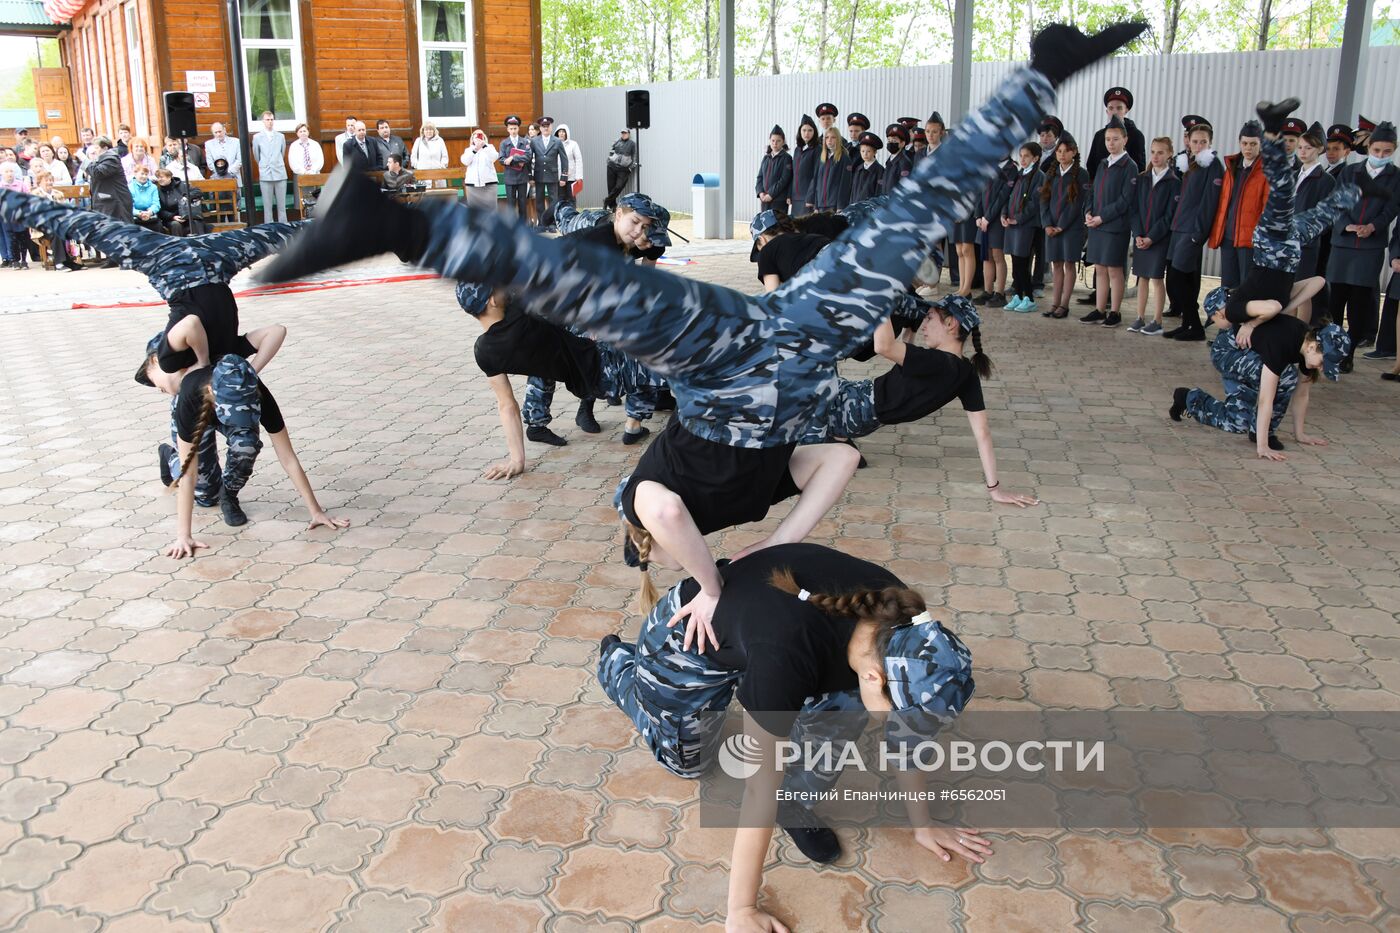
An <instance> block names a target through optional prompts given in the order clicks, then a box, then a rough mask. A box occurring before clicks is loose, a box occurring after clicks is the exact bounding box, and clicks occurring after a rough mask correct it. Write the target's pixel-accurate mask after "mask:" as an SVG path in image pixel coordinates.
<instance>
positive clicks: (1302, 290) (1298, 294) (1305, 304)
mask: <svg viewBox="0 0 1400 933" xmlns="http://www.w3.org/2000/svg"><path fill="white" fill-rule="evenodd" d="M1326 286H1327V280H1326V279H1325V278H1323V277H1322V276H1320V275H1314V276H1312V277H1310V278H1306V279H1301V280H1300V281H1297V282H1294V283H1293V292H1292V293H1291V294H1290V295H1289V298H1288V304H1286V305H1284V306H1283V313H1284V314H1291V315H1293V316H1294V317H1296V318H1298V319H1299V320H1301V321H1311V320H1312V300H1313V296H1314V295H1316V294H1317V293H1318V292H1320V291H1322V289H1323V288H1325V287H1326ZM1253 303H1254V302H1250V304H1253Z"/></svg>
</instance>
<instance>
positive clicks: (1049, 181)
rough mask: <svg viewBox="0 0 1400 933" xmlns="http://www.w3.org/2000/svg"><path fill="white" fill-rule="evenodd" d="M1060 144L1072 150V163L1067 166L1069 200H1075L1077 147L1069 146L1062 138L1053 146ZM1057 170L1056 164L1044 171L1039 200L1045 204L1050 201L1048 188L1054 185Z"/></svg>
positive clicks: (1077, 179) (1077, 190) (1077, 169)
mask: <svg viewBox="0 0 1400 933" xmlns="http://www.w3.org/2000/svg"><path fill="white" fill-rule="evenodd" d="M1060 146H1064V147H1066V148H1067V149H1070V150H1072V151H1073V152H1074V163H1073V164H1072V165H1070V167H1069V199H1070V200H1071V201H1077V200H1079V147H1078V146H1071V145H1069V144H1068V143H1066V142H1064V141H1063V140H1062V141H1061V142H1059V143H1058V144H1057V145H1056V146H1055V148H1056V149H1058V148H1060ZM1059 171H1060V170H1059V167H1058V166H1056V167H1055V169H1054V170H1053V171H1050V172H1046V173H1045V184H1043V185H1041V186H1040V200H1042V201H1044V202H1045V203H1047V204H1048V203H1050V188H1051V186H1052V185H1054V183H1055V176H1056V175H1057V174H1059Z"/></svg>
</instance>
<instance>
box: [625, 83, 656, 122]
mask: <svg viewBox="0 0 1400 933" xmlns="http://www.w3.org/2000/svg"><path fill="white" fill-rule="evenodd" d="M627 127H628V128H629V129H633V130H645V129H650V128H651V91H628V92H627Z"/></svg>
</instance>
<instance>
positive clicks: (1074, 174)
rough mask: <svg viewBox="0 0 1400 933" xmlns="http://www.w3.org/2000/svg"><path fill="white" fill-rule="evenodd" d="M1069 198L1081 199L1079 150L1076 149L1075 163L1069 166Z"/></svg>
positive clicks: (1072, 199)
mask: <svg viewBox="0 0 1400 933" xmlns="http://www.w3.org/2000/svg"><path fill="white" fill-rule="evenodd" d="M1069 199H1070V200H1071V201H1078V200H1079V150H1078V149H1075V150H1074V164H1073V165H1071V166H1070V167H1069Z"/></svg>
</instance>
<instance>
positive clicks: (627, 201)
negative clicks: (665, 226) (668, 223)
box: [617, 194, 669, 220]
mask: <svg viewBox="0 0 1400 933" xmlns="http://www.w3.org/2000/svg"><path fill="white" fill-rule="evenodd" d="M617 206H618V207H625V208H627V209H628V210H633V211H636V212H637V213H638V214H641V215H642V216H643V217H645V218H647V219H648V220H659V219H660V218H661V214H662V213H663V212H664V211H665V209H664V208H663V207H661V205H659V204H657V203H656V202H655V201H653V200H652V199H651V198H649V197H647V196H646V195H644V194H627V195H623V196H622V197H620V198H618V199H617ZM667 216H669V214H668V215H667Z"/></svg>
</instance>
